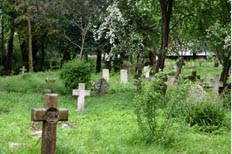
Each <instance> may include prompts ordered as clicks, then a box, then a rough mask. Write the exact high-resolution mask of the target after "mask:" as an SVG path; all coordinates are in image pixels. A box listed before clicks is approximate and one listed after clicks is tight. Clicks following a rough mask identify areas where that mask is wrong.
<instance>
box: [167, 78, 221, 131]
mask: <svg viewBox="0 0 232 154" xmlns="http://www.w3.org/2000/svg"><path fill="white" fill-rule="evenodd" d="M193 88H195V85H194V84H192V83H191V82H179V83H178V86H175V87H173V88H171V89H169V91H168V94H167V95H168V98H169V101H168V106H169V107H171V108H172V113H171V115H172V117H174V118H181V119H184V120H185V121H186V122H187V123H188V124H189V125H190V126H199V127H200V130H201V131H205V132H212V131H214V130H218V129H219V128H220V127H221V126H222V125H223V120H224V117H225V115H224V111H225V110H224V108H223V106H222V104H221V103H220V102H219V101H216V100H214V97H210V96H207V95H206V94H205V96H204V94H203V95H201V94H196V93H192V89H193Z"/></svg>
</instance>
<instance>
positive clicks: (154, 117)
mask: <svg viewBox="0 0 232 154" xmlns="http://www.w3.org/2000/svg"><path fill="white" fill-rule="evenodd" d="M164 80H166V75H165V74H164V73H163V72H160V73H157V74H155V76H154V77H153V78H152V79H151V81H149V82H147V83H145V84H142V91H141V93H139V94H137V95H136V96H135V99H134V100H135V103H136V106H135V113H136V115H137V121H138V125H139V128H140V131H141V132H142V134H143V136H144V137H145V138H146V140H147V142H148V143H150V142H153V141H160V142H163V141H165V140H166V138H165V137H166V133H167V130H168V127H169V126H170V122H169V118H167V117H166V114H165V113H164V112H163V111H162V110H161V109H160V106H161V105H162V104H164V102H165V95H164V94H163V86H164ZM161 114H162V115H164V117H161V116H160V115H161ZM161 119H165V120H164V121H162V120H161Z"/></svg>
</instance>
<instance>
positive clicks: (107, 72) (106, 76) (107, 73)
mask: <svg viewBox="0 0 232 154" xmlns="http://www.w3.org/2000/svg"><path fill="white" fill-rule="evenodd" d="M102 73H103V74H102V77H103V78H104V79H105V80H106V81H109V78H110V73H109V69H103V70H102Z"/></svg>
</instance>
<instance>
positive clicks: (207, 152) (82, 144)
mask: <svg viewBox="0 0 232 154" xmlns="http://www.w3.org/2000/svg"><path fill="white" fill-rule="evenodd" d="M209 69H213V68H212V67H210V68H209ZM199 70H200V68H199ZM213 70H214V69H213ZM183 71H184V72H185V71H186V74H187V71H189V70H184V69H183ZM214 71H215V70H214ZM202 72H203V73H202V74H205V72H206V71H205V70H202ZM216 73H220V72H219V71H218V70H216V71H215V73H213V74H216ZM46 77H50V78H56V79H57V82H56V83H55V84H49V85H46V83H45V78H46ZM100 77H101V74H95V75H93V77H92V82H94V81H95V80H96V79H99V78H100ZM133 82H134V81H133V79H132V78H130V79H129V83H127V84H125V85H121V84H120V82H119V74H118V73H114V74H113V75H111V76H110V82H109V84H110V90H109V92H108V93H107V94H106V95H105V96H103V97H98V96H97V94H96V93H95V92H94V91H91V96H90V97H86V102H85V111H84V112H83V113H78V112H77V111H76V109H77V98H76V97H73V96H72V95H71V91H68V90H66V89H65V88H64V86H63V83H62V81H60V79H59V72H45V73H43V72H39V73H26V74H24V75H18V76H10V77H1V78H0V111H3V110H8V111H9V113H0V130H1V133H0V154H39V153H40V145H41V139H39V138H38V137H37V136H32V135H30V134H31V131H32V126H31V109H32V108H41V107H43V96H44V94H43V93H42V92H40V91H38V90H37V88H38V87H42V88H54V89H55V90H56V92H57V93H58V107H60V108H61V107H62V108H67V109H68V110H69V120H68V121H67V122H58V128H57V154H114V153H115V154H120V153H121V154H229V153H230V131H229V128H222V129H221V130H220V133H218V134H207V133H203V132H199V131H196V129H195V128H194V127H189V126H188V124H186V123H185V122H183V121H176V122H175V123H174V125H173V127H171V128H170V134H169V135H170V138H171V139H172V141H173V142H171V143H170V144H168V145H161V144H158V143H153V144H146V142H145V141H144V140H143V138H142V136H141V134H140V133H139V128H138V125H137V121H136V120H137V119H136V115H135V112H134V105H135V104H134V101H133V98H134V95H135V94H136V87H135V86H134V85H133ZM226 115H227V119H228V120H230V112H229V111H228V113H226ZM63 123H68V124H69V125H71V126H72V128H66V129H62V128H60V126H61V125H62V124H63ZM9 142H17V143H22V145H21V146H19V147H15V148H12V149H11V148H9V145H8V143H9Z"/></svg>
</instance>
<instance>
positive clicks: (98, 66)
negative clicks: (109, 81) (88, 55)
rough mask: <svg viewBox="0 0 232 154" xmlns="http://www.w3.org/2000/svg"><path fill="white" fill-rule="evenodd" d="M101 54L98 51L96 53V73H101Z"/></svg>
mask: <svg viewBox="0 0 232 154" xmlns="http://www.w3.org/2000/svg"><path fill="white" fill-rule="evenodd" d="M101 54H102V52H101V51H100V50H98V51H97V61H96V73H99V72H101Z"/></svg>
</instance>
